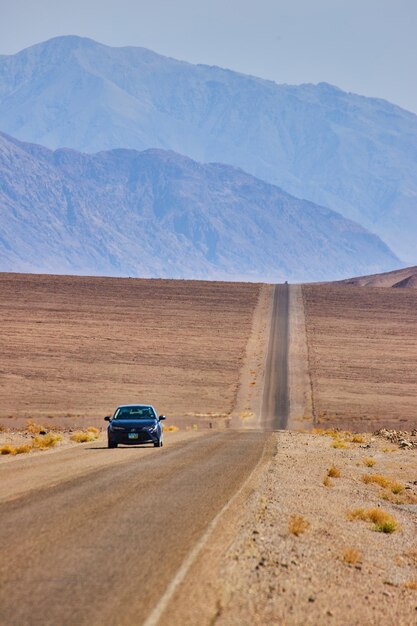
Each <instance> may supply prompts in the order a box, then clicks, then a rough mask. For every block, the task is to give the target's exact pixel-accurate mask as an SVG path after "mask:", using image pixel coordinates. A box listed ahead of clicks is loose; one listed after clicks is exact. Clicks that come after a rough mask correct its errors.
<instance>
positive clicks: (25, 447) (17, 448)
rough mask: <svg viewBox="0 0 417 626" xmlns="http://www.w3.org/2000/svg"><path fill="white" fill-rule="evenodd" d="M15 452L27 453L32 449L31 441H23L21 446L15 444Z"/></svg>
mask: <svg viewBox="0 0 417 626" xmlns="http://www.w3.org/2000/svg"><path fill="white" fill-rule="evenodd" d="M14 450H15V451H14V454H27V453H28V452H30V451H31V450H32V446H31V445H30V443H22V444H21V445H20V446H15V449H14Z"/></svg>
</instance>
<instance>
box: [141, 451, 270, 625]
mask: <svg viewBox="0 0 417 626" xmlns="http://www.w3.org/2000/svg"><path fill="white" fill-rule="evenodd" d="M266 448H267V445H266V442H265V443H264V448H263V450H262V454H261V456H260V459H259V461H258V462H257V464H256V465H255V467H254V468H253V470H252V471H251V473H250V474H249V476H248V477H247V479H246V480H245V482H244V483H243V485H242V486H241V487H240V488H239V489H238V491H236V493H235V494H234V496H232V498H231V499H230V500H229V501H228V502H226V504H225V505H224V506H223V508H222V509H221V510H220V511H219V512H218V513H217V515H216V516H215V517H214V518H213V519H212V521H211V522H210V524H209V525H208V526H207V530H206V532H205V533H204V534H203V536H202V537H201V538H200V539H199V540H198V541H197V543H196V544H195V545H194V547H193V548H192V550H191V551H190V552H189V554H188V555H187V557H186V558H185V559H184V561H183V562H182V564H181V566H180V568H179V569H178V571H177V573H176V574H175V576H174V577H173V579H172V580H171V582H170V583H169V585H168V587H167V588H166V589H165V591H164V593H163V594H162V596H161V597H160V599H159V601H158V603H157V604H156V605H155V607H154V608H153V610H152V611H151V613H150V614H149V615H148V617H147V618H146V620H145V621H144V622H143V624H142V626H157V624H158V622H159V620H160V619H161V617H162V615H163V613H164V612H165V610H166V608H167V606H168V604H169V603H170V601H171V600H172V597H173V595H174V593H175V592H176V590H177V589H178V587H179V586H180V584H181V583H182V581H183V580H184V578H185V577H186V575H187V574H188V571H189V570H190V568H191V566H192V564H193V563H194V561H195V560H196V558H197V556H198V555H199V554H200V552H201V550H202V549H203V548H204V546H205V545H206V543H207V541H208V539H209V537H210V535H211V534H212V533H213V531H214V529H215V527H216V526H217V524H218V522H219V521H220V518H221V517H222V516H223V515H224V514H225V513H226V511H227V510H228V509H229V508H230V507H231V506H232V504H233V503H234V502H235V500H237V499H238V497H239V496H240V494H241V493H242V491H243V490H244V489H245V487H246V485H247V484H248V483H249V482H250V480H251V479H252V477H253V475H254V474H255V472H256V471H257V469H258V468H259V466H260V465H261V463H262V462H263V459H264V456H265V450H266Z"/></svg>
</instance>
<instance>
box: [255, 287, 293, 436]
mask: <svg viewBox="0 0 417 626" xmlns="http://www.w3.org/2000/svg"><path fill="white" fill-rule="evenodd" d="M289 293H290V286H289V285H286V284H285V285H275V292H274V302H273V309H272V323H271V331H270V336H269V346H268V354H267V360H266V370H265V383H264V392H263V399H262V416H261V419H262V425H263V428H264V429H266V430H278V429H285V428H287V424H288V413H289V389H288V347H289Z"/></svg>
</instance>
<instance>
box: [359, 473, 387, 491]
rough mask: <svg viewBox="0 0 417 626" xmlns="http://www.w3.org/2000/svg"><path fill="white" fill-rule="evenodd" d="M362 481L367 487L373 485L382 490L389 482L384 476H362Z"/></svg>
mask: <svg viewBox="0 0 417 626" xmlns="http://www.w3.org/2000/svg"><path fill="white" fill-rule="evenodd" d="M362 480H363V482H364V483H365V485H369V484H371V483H373V484H375V485H379V486H380V487H383V488H384V489H386V488H387V487H389V484H390V481H389V480H388V478H385V476H382V475H381V474H364V475H363V476H362Z"/></svg>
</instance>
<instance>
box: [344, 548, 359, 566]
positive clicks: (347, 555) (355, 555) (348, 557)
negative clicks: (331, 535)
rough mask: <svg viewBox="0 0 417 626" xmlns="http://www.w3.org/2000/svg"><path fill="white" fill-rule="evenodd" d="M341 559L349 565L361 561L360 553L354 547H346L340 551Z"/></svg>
mask: <svg viewBox="0 0 417 626" xmlns="http://www.w3.org/2000/svg"><path fill="white" fill-rule="evenodd" d="M342 561H343V562H344V563H348V564H349V565H356V564H357V563H360V562H361V561H362V555H361V553H360V552H359V550H355V548H347V549H346V550H344V551H343V552H342Z"/></svg>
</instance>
